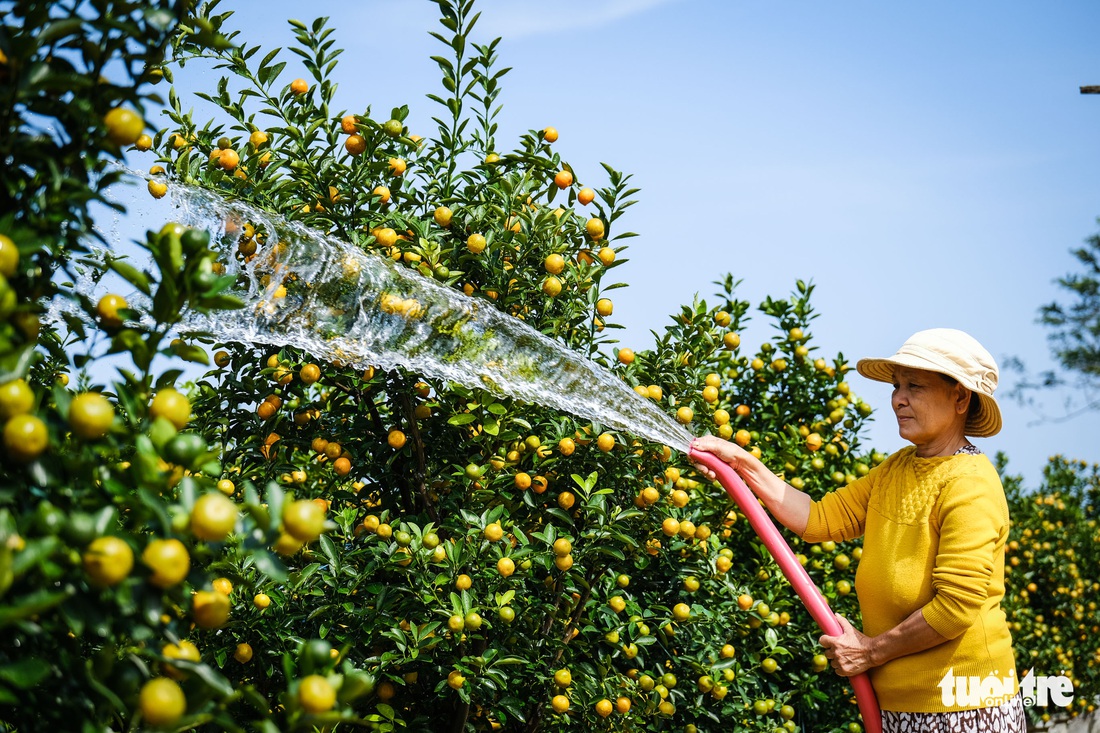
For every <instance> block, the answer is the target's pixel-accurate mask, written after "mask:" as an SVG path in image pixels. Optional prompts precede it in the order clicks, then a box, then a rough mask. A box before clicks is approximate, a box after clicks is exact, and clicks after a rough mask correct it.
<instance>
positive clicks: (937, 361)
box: [856, 328, 1001, 438]
mask: <svg viewBox="0 0 1100 733" xmlns="http://www.w3.org/2000/svg"><path fill="white" fill-rule="evenodd" d="M895 366H905V367H911V368H913V369H925V370H927V371H930V372H937V373H939V374H946V375H947V376H949V377H952V378H953V379H955V380H957V381H958V382H959V384H961V385H962V386H964V387H966V388H967V389H969V390H970V391H971V392H972V393H973V394H974V396H975V397H977V398H978V411H977V412H974V413H971V414H970V415H969V416H968V417H967V420H966V428H965V432H966V434H967V435H972V436H974V437H978V438H985V437H988V436H990V435H996V434H997V433H998V432H1000V430H1001V408H999V407H998V406H997V401H996V400H994V399H993V390H995V389H996V388H997V362H995V361H994V360H993V357H992V356H991V355H990V354H989V352H988V351H986V350H985V348H984V347H983V346H982V345H981V344H979V343H978V342H977V340H975V339H974V337H973V336H971V335H969V334H967V333H964V332H962V331H958V330H956V329H953V328H930V329H928V330H927V331H918V332H917V333H915V334H913V335H912V336H910V337H909V339H908V340H907V341H906V342H905V343H904V344H902V345H901V348H900V349H898V353H896V354H894V355H893V356H891V357H889V358H886V359H860V360H859V361H858V362H857V363H856V370H857V371H859V373H860V374H862V375H863V376H865V377H867V378H868V379H874V380H876V381H879V382H887V383H892V382H893V381H894V367H895Z"/></svg>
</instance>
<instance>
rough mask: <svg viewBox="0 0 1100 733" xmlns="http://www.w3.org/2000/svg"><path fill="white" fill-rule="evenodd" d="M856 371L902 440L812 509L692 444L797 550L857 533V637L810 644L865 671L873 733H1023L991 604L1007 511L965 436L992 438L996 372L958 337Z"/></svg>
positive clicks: (715, 447)
mask: <svg viewBox="0 0 1100 733" xmlns="http://www.w3.org/2000/svg"><path fill="white" fill-rule="evenodd" d="M856 368H857V369H858V370H859V373H860V374H862V375H863V376H865V377H867V378H869V379H874V380H877V381H880V382H888V383H892V384H893V386H894V391H893V396H892V398H891V406H892V407H893V410H894V415H895V416H896V418H897V421H898V431H899V433H900V434H901V437H902V438H904V439H905V440H907V441H909V442H910V443H912V444H913V445H912V446H907V447H905V448H903V449H902V450H899V451H898V452H896V453H894V454H893V455H891V456H890V457H889V458H887V459H886V461H884V462H883V463H882V464H881V465H880V466H878V467H876V468H875V469H873V470H872V471H871V472H870V473H869V474H868V475H867V476H864V477H863V478H860V479H858V480H857V481H855V482H853V483H851V484H849V485H847V486H845V487H843V488H841V489H838V490H837V491H834V492H832V493H829V494H827V495H825V496H824V497H822V499H821V501H813V500H812V499H810V497H809V496H808V495H807V494H805V493H803V492H801V491H798V490H797V489H795V488H793V487H791V486H789V485H787V484H786V483H784V482H783V480H782V479H780V478H779V477H778V476H776V475H775V474H774V473H772V472H771V471H770V470H768V468H766V467H765V466H764V465H763V464H762V463H761V462H760V461H759V460H758V459H756V458H754V457H753V456H752V454H750V453H748V452H747V451H744V450H742V449H741V448H739V447H738V446H736V445H734V444H732V443H729V442H726V441H724V440H720V439H718V438H714V437H711V436H706V437H702V438H699V439H698V440H697V441H696V442H695V443H694V444H693V447H694V448H695V449H696V450H705V451H709V452H711V453H714V454H715V455H717V456H718V457H719V458H721V459H722V460H723V461H725V462H727V463H728V464H729V465H730V466H731V467H732V468H734V469H735V470H736V471H737V472H738V473H739V474H740V475H741V477H742V478H744V480H745V483H747V484H748V485H749V487H750V488H751V489H752V490H753V492H754V493H755V494H756V495H757V496H758V497H759V498H760V499H761V500H762V501H763V502H764V504H765V506H766V507H767V508H768V510H769V511H770V512H771V514H772V515H773V516H774V517H775V518H776V519H778V520H779V521H780V522H782V523H783V524H784V525H785V526H786V527H787V528H788V529H790V530H791V531H793V532H795V533H796V534H798V535H799V536H800V537H802V539H804V540H806V541H807V542H822V541H824V540H834V541H840V540H849V539H852V538H854V537H859V536H863V538H864V540H863V556H862V559H861V561H860V564H859V569H858V571H857V572H856V593H857V596H858V598H859V604H860V611H861V613H862V616H863V631H862V632H861V631H859V630H857V629H855V628H853V627H852V626H851V624H850V623H848V621H847V620H846V619H844V618H842V617H838V619H839V620H840V623H841V626H842V627H843V629H844V633H843V634H842V635H840V636H822V637H821V645H822V646H823V647H824V648H825V656H827V657H828V658H829V659H830V660H831V662H832V666H833V668H834V669H835V670H836V672H837V673H838V674H840V675H842V676H845V677H849V676H853V675H857V674H860V673H861V672H868V673H869V675H870V677H871V682H872V684H873V686H874V688H875V693H876V695H877V697H878V701H879V706H880V707H881V709H882V711H883V721H882V722H883V729H884V730H885V731H887V732H888V733H889V732H890V731H898V732H900V731H905V733H920V732H922V731H945V732H946V731H952V732H954V731H983V732H984V731H998V732H1008V733H1014V732H1016V731H1019V732H1020V733H1023V731H1024V730H1025V729H1026V724H1025V720H1024V708H1023V701H1022V698H1021V695H1020V694H1019V687H1018V680H1017V678H1016V665H1015V660H1014V658H1013V653H1012V639H1011V636H1010V635H1009V629H1008V623H1007V621H1006V618H1005V613H1004V611H1003V610H1002V609H1001V599H1002V598H1003V597H1004V592H1005V582H1004V564H1005V542H1006V541H1007V539H1008V530H1009V518H1008V505H1007V502H1006V501H1005V495H1004V488H1003V487H1002V486H1001V481H1000V478H999V477H998V476H997V472H996V470H995V469H994V468H993V465H992V464H991V463H990V462H989V460H988V458H986V456H985V455H983V454H982V452H981V451H980V450H979V449H978V448H976V447H975V446H974V445H973V444H972V443H971V442H970V441H969V440H968V439H967V436H975V437H985V436H990V435H994V434H996V433H997V432H998V431H999V430H1000V429H1001V413H1000V410H999V408H998V407H997V403H996V402H995V401H994V400H993V390H994V388H995V387H996V385H997V365H996V363H995V362H994V360H993V358H992V357H991V356H990V355H989V352H987V351H986V350H985V349H984V348H982V346H981V345H980V344H979V343H978V342H977V341H975V340H974V339H973V338H971V337H970V336H968V335H967V334H965V333H963V332H961V331H956V330H952V329H932V330H928V331H921V332H919V333H917V334H915V335H913V336H912V337H911V338H910V339H909V340H908V341H906V342H905V344H903V345H902V347H901V348H900V349H899V350H898V352H897V353H896V354H894V355H893V356H892V357H889V358H885V359H863V360H861V361H860V362H859V363H858V364H857V365H856ZM699 468H700V470H701V471H702V472H703V473H705V474H706V475H708V476H710V477H711V478H713V474H712V473H711V472H710V471H709V470H708V469H707V468H706V467H705V466H699ZM983 691H984V695H983V694H982V693H983Z"/></svg>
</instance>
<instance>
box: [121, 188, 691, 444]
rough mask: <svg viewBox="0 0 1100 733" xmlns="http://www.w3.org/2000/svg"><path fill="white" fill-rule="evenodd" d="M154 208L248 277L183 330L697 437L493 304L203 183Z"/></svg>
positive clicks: (649, 431)
mask: <svg viewBox="0 0 1100 733" xmlns="http://www.w3.org/2000/svg"><path fill="white" fill-rule="evenodd" d="M132 175H133V176H134V177H141V175H142V174H137V173H134V174H132ZM142 182H144V181H142ZM156 206H163V208H164V209H165V210H166V212H167V213H166V215H165V217H164V220H165V221H178V222H180V223H181V224H185V225H187V226H190V227H194V228H198V229H202V230H205V231H206V232H208V233H209V234H210V247H211V249H213V250H214V251H215V252H217V253H218V256H219V261H220V262H223V263H224V264H225V266H226V272H227V273H229V274H233V275H238V276H239V277H238V279H237V282H238V287H236V288H235V289H234V290H233V291H231V292H232V293H233V294H234V295H237V296H238V297H240V298H241V299H242V300H243V301H244V302H245V307H244V308H242V309H239V310H235V311H220V312H218V313H216V314H215V315H213V316H210V317H207V316H203V315H201V314H198V313H190V314H187V316H186V320H185V323H184V324H183V328H182V329H181V330H182V331H184V332H186V331H188V330H204V331H208V332H210V333H211V334H213V335H214V337H215V338H216V339H217V340H218V341H221V342H242V343H257V344H267V345H271V346H278V347H281V346H293V347H296V348H300V349H303V350H305V351H306V352H307V353H309V354H312V355H315V356H316V357H319V358H323V359H326V360H329V361H332V362H337V363H344V364H349V365H353V366H356V367H358V368H363V369H365V368H366V367H368V366H375V367H381V368H382V369H393V368H395V367H402V368H405V369H407V370H409V371H411V372H413V373H415V374H419V375H423V376H426V377H429V378H434V379H438V380H444V381H449V382H453V383H456V384H460V385H463V386H465V387H469V388H476V389H483V390H489V391H490V392H492V393H493V394H496V395H499V396H502V397H509V398H512V399H516V400H521V401H524V402H529V403H536V404H540V405H543V406H545V407H549V408H553V409H556V410H560V411H563V412H568V413H571V414H573V415H576V416H578V417H581V418H586V419H589V420H592V421H595V422H597V423H599V424H600V425H602V426H604V427H607V428H612V429H615V430H619V431H623V432H626V433H629V434H632V435H636V436H640V437H644V438H646V439H648V440H651V441H654V442H657V443H661V444H663V445H667V446H670V447H671V448H674V449H676V450H679V451H684V452H686V451H687V449H688V445H689V444H690V442H691V440H692V435H691V434H690V433H689V432H688V431H687V430H686V429H685V428H684V427H683V426H681V425H680V424H679V423H677V422H676V421H675V420H673V419H672V417H671V416H669V415H668V414H667V413H665V412H664V411H662V410H661V409H660V408H659V407H658V406H657V405H656V404H655V403H654V402H652V401H651V400H648V399H646V398H644V397H641V396H640V395H638V394H637V393H636V392H634V390H633V389H632V388H631V387H630V386H629V385H627V383H626V382H624V381H623V380H622V379H620V378H619V377H617V376H615V375H614V374H612V373H611V372H610V371H609V370H607V369H605V368H604V367H602V366H600V365H598V364H596V363H594V362H593V361H591V360H590V359H588V358H587V357H585V356H584V355H582V354H578V353H577V352H575V351H573V350H571V349H569V348H568V347H566V346H565V345H563V344H561V343H560V342H558V341H555V340H554V339H552V338H550V337H548V336H546V335H544V334H542V333H540V332H538V331H536V330H535V329H533V328H532V327H530V326H529V325H527V324H526V323H524V322H523V321H521V320H519V319H517V318H514V317H512V316H510V315H507V314H505V313H503V312H501V311H499V310H497V309H496V308H494V307H493V306H492V305H491V304H490V303H489V302H487V301H485V300H481V299H477V298H472V297H468V296H466V295H465V294H463V293H462V292H459V291H457V290H455V289H453V288H451V287H448V286H446V285H443V284H440V283H438V282H436V281H435V280H432V279H431V278H427V277H424V276H423V275H421V274H420V273H418V272H416V271H414V270H413V269H411V268H409V267H405V266H402V265H399V264H397V263H395V262H393V261H392V260H390V259H388V258H385V257H382V256H380V255H377V254H374V253H370V252H365V251H363V250H362V249H360V248H359V247H357V246H355V245H353V244H350V243H348V242H346V241H344V240H341V239H338V238H336V237H332V236H327V235H325V234H322V233H319V232H317V231H315V230H312V229H309V228H307V227H305V226H303V225H301V224H299V223H296V222H291V221H288V220H286V219H284V218H282V217H279V216H276V215H272V214H271V213H269V212H266V211H263V210H261V209H258V208H256V207H253V206H250V205H248V204H245V203H243V202H239V201H227V200H225V199H223V198H222V197H221V196H220V195H218V194H217V193H215V192H212V191H208V190H206V189H202V188H199V187H196V186H188V185H185V184H182V183H179V182H173V183H170V184H169V194H168V197H166V198H164V199H162V200H161V201H160V202H159V203H158V204H156ZM246 223H247V224H249V225H251V226H252V227H254V228H255V230H256V231H260V232H263V233H264V234H265V238H264V242H263V244H261V245H259V248H258V250H257V252H256V256H255V257H254V258H252V259H251V261H250V262H248V263H247V264H244V263H242V262H240V261H239V260H238V257H237V254H236V253H237V248H238V243H239V240H240V236H241V229H242V228H243V227H244V225H245V224H246ZM241 276H243V277H241ZM137 297H140V295H139V294H138V295H136V296H135V298H137Z"/></svg>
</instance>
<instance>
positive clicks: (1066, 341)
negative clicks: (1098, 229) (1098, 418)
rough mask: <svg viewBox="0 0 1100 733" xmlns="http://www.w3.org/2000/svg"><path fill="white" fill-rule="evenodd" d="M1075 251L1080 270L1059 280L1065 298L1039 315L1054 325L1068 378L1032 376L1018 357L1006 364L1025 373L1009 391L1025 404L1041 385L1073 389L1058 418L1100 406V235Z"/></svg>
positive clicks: (1053, 337)
mask: <svg viewBox="0 0 1100 733" xmlns="http://www.w3.org/2000/svg"><path fill="white" fill-rule="evenodd" d="M1097 221H1098V222H1100V219H1098V220H1097ZM1073 255H1074V257H1076V258H1077V261H1078V262H1079V263H1080V265H1081V271H1079V272H1073V273H1070V274H1068V275H1066V276H1064V277H1061V278H1059V279H1058V285H1060V286H1061V287H1062V288H1063V289H1064V290H1065V291H1066V295H1067V298H1066V300H1065V301H1055V302H1053V303H1048V304H1047V305H1044V306H1042V307H1041V308H1040V309H1039V319H1038V320H1039V323H1041V324H1043V325H1044V326H1047V327H1049V328H1050V333H1049V334H1048V340H1049V341H1050V344H1051V351H1052V354H1053V356H1054V358H1055V360H1056V361H1057V362H1058V364H1059V365H1060V366H1061V367H1062V369H1064V370H1065V371H1066V372H1067V373H1068V376H1069V378H1067V377H1066V376H1063V375H1062V374H1059V373H1056V372H1054V371H1048V372H1043V373H1041V374H1039V375H1028V374H1027V373H1026V369H1025V367H1024V365H1023V364H1022V363H1021V362H1020V361H1019V360H1018V359H1014V358H1013V359H1009V360H1008V363H1007V364H1006V366H1007V367H1008V368H1009V369H1013V370H1015V371H1017V372H1019V373H1020V374H1021V375H1022V376H1021V380H1020V382H1019V383H1017V384H1016V385H1015V386H1014V387H1013V389H1012V390H1011V392H1010V394H1011V395H1012V396H1014V397H1016V398H1017V399H1018V400H1019V401H1020V402H1022V403H1026V404H1031V405H1035V404H1036V403H1035V400H1034V399H1033V398H1032V397H1031V396H1030V395H1031V394H1032V393H1033V392H1034V390H1037V389H1048V388H1054V387H1061V388H1069V390H1070V392H1069V396H1068V397H1067V399H1066V401H1065V414H1064V415H1062V416H1060V417H1057V418H1053V419H1057V420H1064V419H1068V418H1071V417H1074V416H1076V415H1079V414H1081V413H1083V412H1087V411H1090V410H1095V409H1097V408H1100V234H1093V235H1092V236H1091V237H1089V238H1087V239H1086V240H1085V246H1083V247H1080V248H1078V249H1076V250H1074V251H1073ZM1048 419H1049V418H1048Z"/></svg>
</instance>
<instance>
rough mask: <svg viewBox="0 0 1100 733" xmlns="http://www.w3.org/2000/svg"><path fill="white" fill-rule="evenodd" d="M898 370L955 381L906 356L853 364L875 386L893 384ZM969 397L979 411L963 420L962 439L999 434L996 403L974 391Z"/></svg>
mask: <svg viewBox="0 0 1100 733" xmlns="http://www.w3.org/2000/svg"><path fill="white" fill-rule="evenodd" d="M898 366H903V367H909V368H911V369H923V370H924V371H926V372H936V373H937V374H944V375H946V376H949V377H951V378H952V379H954V378H955V377H954V375H952V374H950V373H949V371H947V370H945V369H942V368H938V365H936V364H935V363H933V362H931V361H929V360H927V359H922V358H920V357H917V356H910V355H908V354H898V355H896V356H893V357H890V358H888V359H860V360H859V361H858V362H856V371H858V372H859V373H860V374H862V375H863V376H865V377H867V378H868V379H873V380H875V381H876V382H886V383H887V384H893V383H894V367H898ZM963 386H964V387H965V386H966V385H965V384H964V385H963ZM968 389H969V388H968ZM970 394H971V395H973V396H974V397H977V398H978V405H979V407H978V411H977V412H976V413H974V414H973V415H971V416H970V417H968V418H967V420H966V427H965V428H964V431H965V433H966V435H969V436H972V437H975V438H988V437H989V436H991V435H996V434H997V433H999V432H1001V408H1000V406H998V405H997V401H996V400H995V399H993V397H991V396H990V395H987V394H982V393H981V392H978V391H977V390H974V389H971V390H970Z"/></svg>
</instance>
